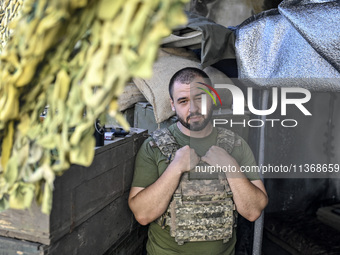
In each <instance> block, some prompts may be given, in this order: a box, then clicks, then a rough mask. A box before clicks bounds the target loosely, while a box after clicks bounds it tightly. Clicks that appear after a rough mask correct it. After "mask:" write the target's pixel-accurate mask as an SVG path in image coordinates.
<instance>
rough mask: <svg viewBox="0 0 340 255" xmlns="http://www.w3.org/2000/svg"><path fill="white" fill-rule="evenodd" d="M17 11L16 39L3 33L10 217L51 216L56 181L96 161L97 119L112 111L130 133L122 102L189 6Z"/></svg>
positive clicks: (49, 2) (0, 115)
mask: <svg viewBox="0 0 340 255" xmlns="http://www.w3.org/2000/svg"><path fill="white" fill-rule="evenodd" d="M9 2H11V1H8V0H7V1H1V2H0V3H1V6H2V7H3V8H2V10H1V14H0V15H1V16H0V19H1V23H0V24H4V22H3V21H5V20H4V17H6V26H7V25H8V24H7V22H9V21H10V20H11V19H13V17H14V16H15V14H16V13H18V12H19V11H20V13H19V15H18V17H17V18H14V19H13V20H12V21H11V22H10V24H9V28H10V30H11V33H9V32H8V31H9V30H8V29H7V28H6V29H3V26H2V27H0V28H1V29H2V30H1V33H2V34H3V33H7V36H5V35H2V36H1V40H2V42H1V45H2V46H4V48H0V50H1V55H0V57H1V58H0V144H1V149H0V150H1V160H0V211H1V210H4V209H6V208H8V207H10V208H17V209H24V208H27V207H29V206H30V205H31V202H32V200H33V199H36V200H37V201H38V202H39V203H42V211H43V212H44V213H49V212H50V210H51V206H52V190H53V182H54V179H55V175H60V174H62V172H63V171H64V170H67V169H68V168H69V166H70V164H80V165H83V166H89V165H90V164H91V162H92V160H93V156H94V146H95V140H94V137H93V133H94V122H95V120H96V119H97V118H98V117H99V116H100V115H101V114H103V113H106V112H108V113H109V114H110V115H111V116H113V117H114V118H115V119H116V120H117V121H118V122H119V123H120V124H121V125H122V126H124V127H125V128H127V123H126V121H125V119H124V118H123V117H122V116H121V115H120V114H119V113H118V112H117V109H118V103H117V98H118V96H119V95H120V94H121V93H122V91H123V89H124V86H125V84H126V82H127V81H128V80H129V79H130V78H131V77H143V78H147V77H150V76H151V72H152V64H153V62H154V60H155V57H156V53H157V51H158V47H159V42H160V39H161V38H162V37H164V36H167V35H169V34H170V32H171V29H172V28H174V27H176V26H178V25H180V24H184V23H185V22H186V16H185V15H184V13H183V5H184V2H186V0H114V1H112V0H100V1H97V0H25V1H23V5H21V1H14V0H13V1H12V3H9ZM13 3H14V5H13ZM17 3H18V4H17ZM8 6H9V7H10V11H8V8H9V7H8ZM13 6H16V7H15V9H14V7H13ZM6 8H7V9H6ZM5 12H8V14H6V15H7V16H6V15H5V14H3V13H5ZM8 35H9V36H8ZM47 105H48V106H49V108H48V114H47V116H46V118H45V120H44V121H43V122H41V121H40V114H41V113H42V112H43V111H44V108H45V106H47ZM52 152H53V153H52Z"/></svg>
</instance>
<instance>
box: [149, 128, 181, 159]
mask: <svg viewBox="0 0 340 255" xmlns="http://www.w3.org/2000/svg"><path fill="white" fill-rule="evenodd" d="M151 137H152V139H153V140H154V142H155V143H156V145H157V147H158V148H159V149H160V151H161V153H162V154H163V155H164V156H166V157H167V158H168V159H170V158H172V159H173V158H174V157H175V153H176V151H177V150H178V149H179V148H180V146H179V144H178V143H177V141H176V139H175V137H174V136H173V134H172V133H171V132H170V130H169V129H168V128H162V129H157V130H155V131H154V132H152V134H151Z"/></svg>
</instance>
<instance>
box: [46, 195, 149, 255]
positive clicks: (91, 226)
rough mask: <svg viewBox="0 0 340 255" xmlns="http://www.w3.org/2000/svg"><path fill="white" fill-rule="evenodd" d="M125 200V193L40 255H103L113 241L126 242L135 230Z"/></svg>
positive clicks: (126, 196)
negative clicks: (124, 238) (124, 239)
mask: <svg viewBox="0 0 340 255" xmlns="http://www.w3.org/2000/svg"><path fill="white" fill-rule="evenodd" d="M127 199H128V192H126V193H125V194H124V195H123V196H121V197H119V198H117V199H116V200H115V201H113V202H112V203H111V204H110V205H108V206H106V207H105V208H104V209H103V210H101V211H100V212H98V213H97V214H95V215H94V216H92V217H91V218H89V219H88V220H87V221H86V222H84V223H83V224H81V225H80V226H78V227H77V228H75V229H74V231H73V232H72V233H69V234H67V235H65V236H64V237H63V238H61V239H59V240H58V241H57V242H55V243H53V244H51V245H50V246H45V247H44V251H45V253H44V254H46V255H47V254H48V255H60V254H82V255H93V254H104V253H105V252H106V251H107V250H108V249H109V248H110V247H112V246H113V245H114V244H115V243H116V242H117V241H119V240H120V239H121V238H123V237H124V236H125V237H126V238H127V237H128V236H129V235H130V234H131V233H133V232H134V231H135V229H136V224H135V220H134V218H133V215H132V213H131V211H130V209H129V208H128V202H127ZM141 238H144V237H141Z"/></svg>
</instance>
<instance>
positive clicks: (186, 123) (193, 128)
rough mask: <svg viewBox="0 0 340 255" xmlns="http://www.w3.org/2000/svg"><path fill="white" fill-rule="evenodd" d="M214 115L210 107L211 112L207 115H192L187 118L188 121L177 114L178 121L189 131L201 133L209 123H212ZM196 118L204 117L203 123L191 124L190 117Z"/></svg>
mask: <svg viewBox="0 0 340 255" xmlns="http://www.w3.org/2000/svg"><path fill="white" fill-rule="evenodd" d="M212 114H213V109H212V107H210V109H209V111H208V114H207V115H205V116H204V115H202V114H200V113H198V112H196V113H191V114H190V115H189V116H188V117H187V118H186V121H185V120H184V119H183V118H181V117H180V116H179V115H178V114H177V113H176V116H177V118H178V121H179V122H180V123H181V124H182V125H183V126H184V127H185V128H187V129H189V130H191V131H201V130H203V129H204V128H205V127H206V126H207V125H208V123H209V122H210V120H211V117H212ZM194 116H202V118H203V122H192V123H191V124H190V123H189V119H190V117H194Z"/></svg>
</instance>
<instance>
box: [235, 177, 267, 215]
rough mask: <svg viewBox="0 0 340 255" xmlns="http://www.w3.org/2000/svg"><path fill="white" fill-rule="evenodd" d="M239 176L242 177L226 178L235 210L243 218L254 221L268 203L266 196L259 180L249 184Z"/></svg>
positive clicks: (244, 178)
mask: <svg viewBox="0 0 340 255" xmlns="http://www.w3.org/2000/svg"><path fill="white" fill-rule="evenodd" d="M239 174H240V175H242V176H239V177H235V176H232V177H228V182H229V186H230V188H231V190H232V192H233V199H234V202H235V205H236V209H237V211H238V212H239V213H240V214H241V215H242V216H243V217H244V218H246V219H248V220H249V221H255V220H256V219H257V218H258V217H259V216H260V215H261V212H262V210H263V209H264V208H265V207H266V205H267V203H268V198H267V194H266V193H265V189H264V186H263V183H262V181H261V180H257V181H253V182H251V181H249V180H248V179H247V178H246V176H244V174H243V173H239Z"/></svg>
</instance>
